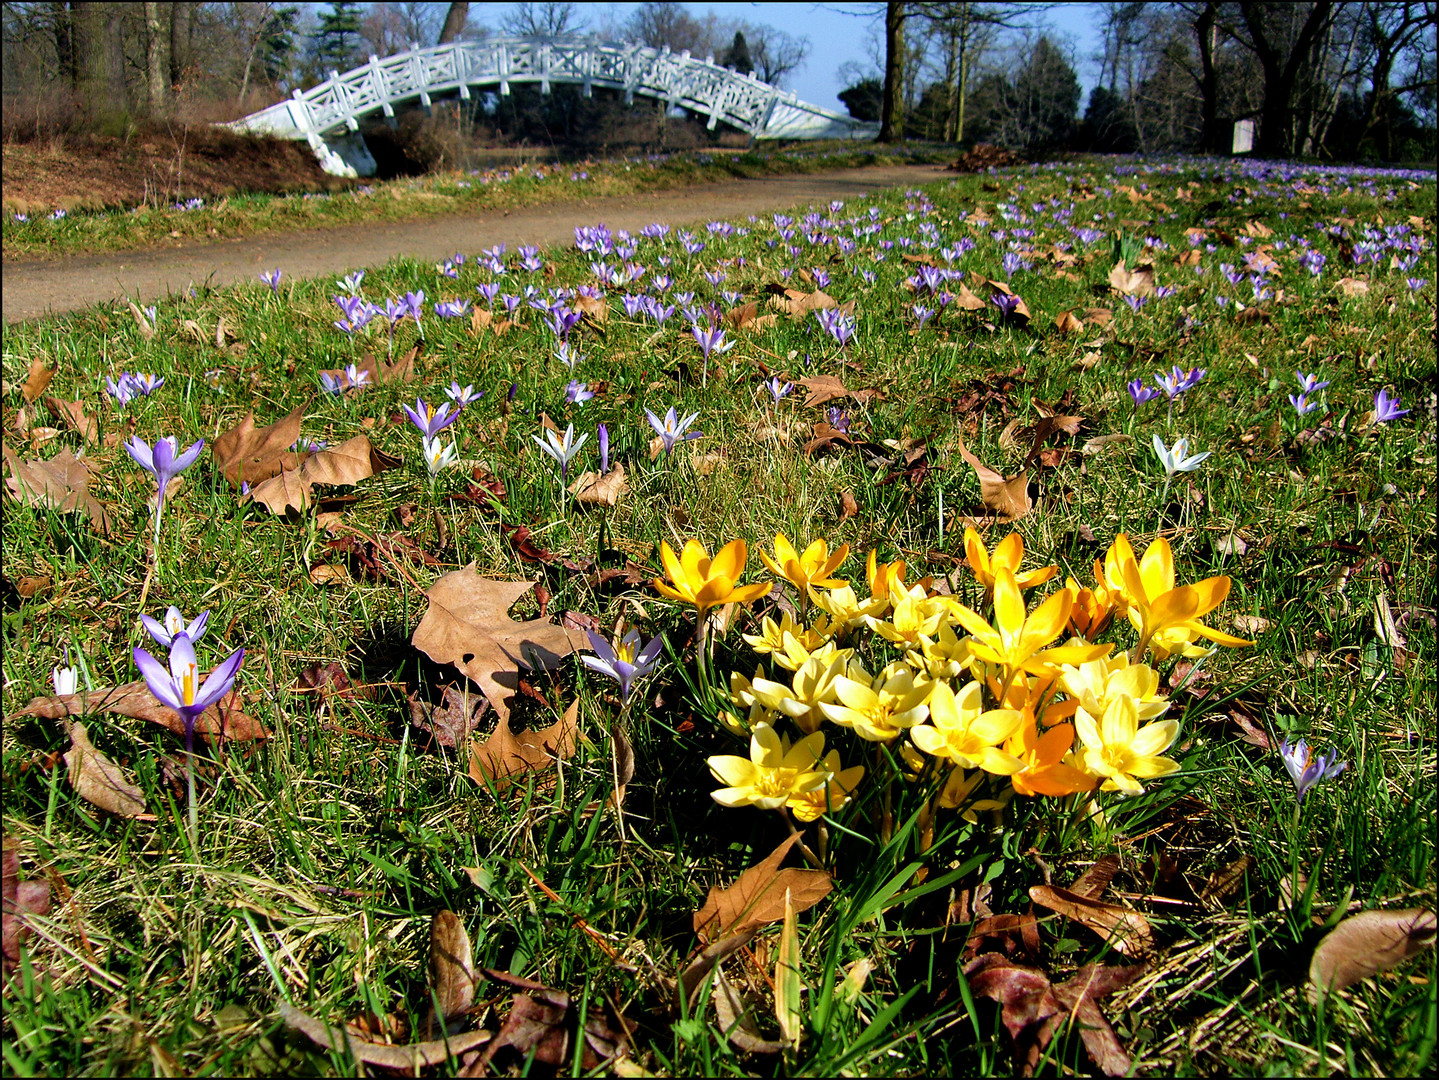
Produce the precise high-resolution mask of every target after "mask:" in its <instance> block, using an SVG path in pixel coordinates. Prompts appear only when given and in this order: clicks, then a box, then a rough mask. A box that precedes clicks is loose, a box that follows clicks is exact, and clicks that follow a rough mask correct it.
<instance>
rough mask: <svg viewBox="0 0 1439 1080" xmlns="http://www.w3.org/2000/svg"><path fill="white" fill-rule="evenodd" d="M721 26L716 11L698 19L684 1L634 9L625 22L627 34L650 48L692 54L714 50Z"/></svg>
mask: <svg viewBox="0 0 1439 1080" xmlns="http://www.w3.org/2000/svg"><path fill="white" fill-rule="evenodd" d="M718 28H719V23H718V20H717V19H716V18H715V16H714V15H713V13H711V14H710V15H708V16H707V17H706V18H704V19H696V18H695V17H694V16H693V15H691V14H690V13H689V11H688V10H686V8H685V6H684V5H683V4H675V3H668V2H662V3H646V4H641V5H640V6H639V7H638V8H636V9H635V13H634V14H633V15H631V16H630V20H629V22H628V23H626V24H625V37H626V38H628V39H629V40H631V41H637V42H639V43H640V44H641V45H647V46H649V47H650V48H651V49H663V48H668V49H669V50H670V51H671V52H684V51H686V50H688V51H689V53H690V54H691V55H693V56H706V55H709V54H711V53H713V52H714V47H715V43H716V42H715V39H716V36H717V31H718Z"/></svg>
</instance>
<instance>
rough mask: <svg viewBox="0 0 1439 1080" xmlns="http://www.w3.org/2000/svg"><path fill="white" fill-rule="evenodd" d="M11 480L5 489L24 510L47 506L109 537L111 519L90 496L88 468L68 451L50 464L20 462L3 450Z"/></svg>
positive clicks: (98, 501)
mask: <svg viewBox="0 0 1439 1080" xmlns="http://www.w3.org/2000/svg"><path fill="white" fill-rule="evenodd" d="M5 460H6V462H8V463H9V465H10V476H9V478H8V479H7V480H6V481H5V488H6V490H8V491H9V492H10V494H11V495H13V496H15V498H17V499H19V500H20V501H21V502H22V503H24V504H25V505H26V506H49V507H52V508H53V509H56V510H59V511H60V512H61V513H72V512H78V513H83V514H85V515H86V516H87V517H89V519H90V521H91V523H92V524H93V525H94V526H95V531H96V532H98V533H99V534H100V535H101V536H109V535H110V518H109V515H107V514H106V513H105V507H104V506H103V505H101V503H100V500H98V499H96V498H95V496H93V495H91V494H90V466H89V464H88V463H87V462H85V461H82V460H81V459H80V458H78V457H76V456H75V455H74V454H73V453H72V452H71V451H70V448H69V447H66V448H65V449H64V450H61V451H60V452H59V453H58V454H56V455H55V456H54V457H53V458H51V459H50V460H49V461H39V460H36V461H21V460H20V459H19V458H18V457H16V456H15V454H14V452H13V451H11V450H10V448H9V447H8V446H7V447H5Z"/></svg>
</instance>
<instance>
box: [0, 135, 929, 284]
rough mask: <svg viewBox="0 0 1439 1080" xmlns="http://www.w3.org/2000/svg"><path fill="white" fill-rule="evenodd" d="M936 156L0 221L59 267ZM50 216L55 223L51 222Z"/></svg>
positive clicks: (680, 161) (793, 159)
mask: <svg viewBox="0 0 1439 1080" xmlns="http://www.w3.org/2000/svg"><path fill="white" fill-rule="evenodd" d="M945 160H948V157H947V156H946V155H945V153H944V152H943V151H936V150H934V149H907V148H893V149H888V150H882V151H877V150H875V149H874V148H872V147H864V148H861V149H856V148H855V147H854V146H852V145H847V144H844V143H819V144H815V145H813V146H807V147H803V148H799V149H768V148H763V147H761V148H757V149H754V150H749V151H746V152H744V153H739V154H737V153H733V152H726V151H721V152H706V151H676V152H671V153H664V154H649V155H643V156H636V157H629V158H616V159H613V160H601V161H583V162H578V163H573V162H571V163H560V164H533V165H517V166H514V167H513V168H505V169H491V170H485V171H480V170H474V171H470V172H459V171H451V172H445V173H435V174H431V175H426V176H421V177H412V178H404V179H399V180H389V181H378V180H376V181H371V182H365V181H356V182H355V184H354V185H353V186H352V187H351V188H350V189H349V190H347V191H339V192H307V193H304V194H297V195H271V194H241V195H233V196H226V197H224V198H220V199H212V200H209V201H206V200H203V199H191V200H188V201H187V202H185V203H175V204H173V205H170V206H151V205H146V206H137V207H134V208H133V209H129V210H111V211H107V212H103V213H78V212H77V213H67V212H65V211H63V210H62V211H53V212H51V213H48V214H42V213H28V214H23V215H21V214H15V213H7V214H5V215H4V217H3V219H0V243H3V252H4V257H5V258H7V259H13V258H35V257H39V258H58V257H61V256H65V255H82V254H93V253H96V252H101V251H133V250H137V249H141V248H148V247H156V246H164V245H166V244H171V243H174V242H176V241H179V242H182V243H183V242H187V241H188V242H192V243H193V242H195V241H200V242H206V241H213V240H229V239H234V238H237V237H242V236H254V235H257V234H260V233H275V232H289V231H292V230H295V229H315V228H328V227H332V226H339V225H351V224H357V223H361V222H372V221H416V220H419V219H422V218H429V217H443V216H446V215H451V214H456V213H479V212H483V211H487V210H506V209H511V208H514V207H527V206H541V205H545V204H547V203H553V202H572V201H576V200H580V199H589V198H596V197H602V196H616V195H636V194H642V193H644V192H649V191H667V190H672V189H674V188H680V187H685V186H687V185H690V184H700V183H707V182H712V181H716V180H728V179H737V178H743V177H757V176H777V175H785V174H793V173H810V172H819V171H822V170H825V169H843V168H854V167H858V166H861V165H884V164H892V163H895V162H910V161H915V162H919V161H945ZM56 215H58V216H56Z"/></svg>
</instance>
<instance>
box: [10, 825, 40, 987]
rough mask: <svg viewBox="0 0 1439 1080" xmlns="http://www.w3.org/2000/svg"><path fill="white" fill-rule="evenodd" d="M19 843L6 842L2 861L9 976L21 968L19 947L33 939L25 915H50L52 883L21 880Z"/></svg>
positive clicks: (33, 879)
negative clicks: (27, 939)
mask: <svg viewBox="0 0 1439 1080" xmlns="http://www.w3.org/2000/svg"><path fill="white" fill-rule="evenodd" d="M19 847H20V845H19V843H18V841H15V840H11V839H10V838H9V837H6V839H5V846H4V855H3V861H0V866H3V868H0V890H3V892H0V895H3V902H0V937H3V957H4V960H3V963H4V972H5V974H6V975H8V974H10V972H11V971H13V970H14V969H15V968H17V967H19V966H20V946H21V945H22V944H23V943H24V941H25V939H26V938H27V937H28V936H29V935H30V928H29V927H28V926H26V925H25V916H26V915H48V914H50V883H49V882H48V881H45V880H42V879H40V878H28V879H22V878H21V877H20V851H19Z"/></svg>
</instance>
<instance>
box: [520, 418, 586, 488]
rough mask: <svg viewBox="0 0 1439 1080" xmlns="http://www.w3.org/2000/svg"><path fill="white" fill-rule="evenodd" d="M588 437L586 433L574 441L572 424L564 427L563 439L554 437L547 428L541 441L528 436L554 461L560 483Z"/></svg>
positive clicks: (534, 436)
mask: <svg viewBox="0 0 1439 1080" xmlns="http://www.w3.org/2000/svg"><path fill="white" fill-rule="evenodd" d="M589 437H590V433H589V432H588V431H587V432H585V433H584V434H583V435H581V436H580V437H579V438H578V439H576V438H575V425H574V424H568V425H566V426H565V436H564V438H563V439H561V438H559V437H558V436H556V435H555V433H554V432H553V431H551V430H549V429H548V428H546V429H545V437H544V438H543V439H542V438H540V437H539V436H538V435H531V436H530V438H532V439H534V440H535V442H536V443H538V444H539V447H540V449H541V450H543V451H544V452H545V453H547V454H549V455H550V457H552V458H554V459H555V462H556V463H557V464H558V465H559V467H560V479H561V481H563V480H564V478H565V477H566V476H567V475H568V473H569V468H570V462H571V461H574V459H575V458H576V456H578V454H579V452H580V448H581V447H583V446H584V445H585V443H586V442H588V441H589ZM546 440H548V441H546Z"/></svg>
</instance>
